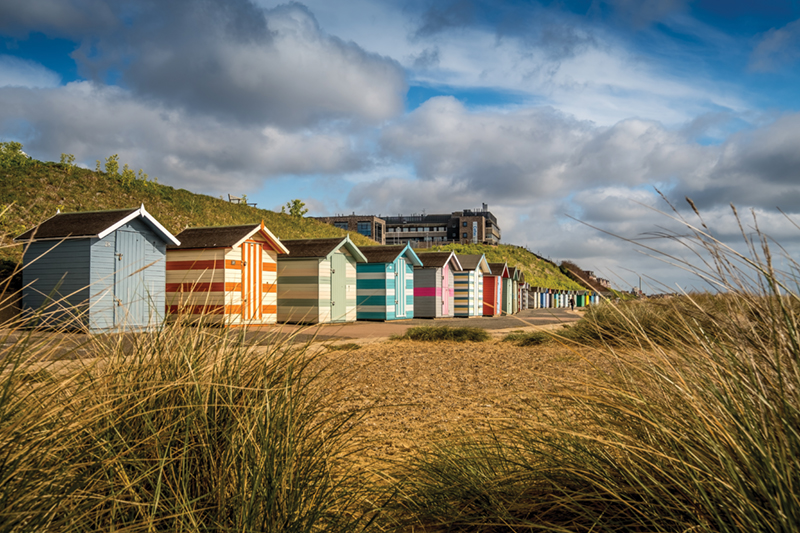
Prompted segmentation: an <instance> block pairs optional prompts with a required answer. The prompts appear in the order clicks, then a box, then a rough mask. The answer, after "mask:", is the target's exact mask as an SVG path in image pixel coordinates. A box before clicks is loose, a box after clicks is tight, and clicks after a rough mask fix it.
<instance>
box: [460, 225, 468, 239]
mask: <svg viewBox="0 0 800 533" xmlns="http://www.w3.org/2000/svg"><path fill="white" fill-rule="evenodd" d="M464 224H466V222H464ZM461 237H462V238H464V239H466V238H467V232H466V231H465V232H464V233H462V234H461Z"/></svg>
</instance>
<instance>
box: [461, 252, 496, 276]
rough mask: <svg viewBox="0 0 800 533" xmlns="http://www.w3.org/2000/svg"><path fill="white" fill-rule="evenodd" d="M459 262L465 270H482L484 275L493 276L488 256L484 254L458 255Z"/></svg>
mask: <svg viewBox="0 0 800 533" xmlns="http://www.w3.org/2000/svg"><path fill="white" fill-rule="evenodd" d="M456 256H457V257H458V262H459V263H461V267H462V268H463V269H464V270H477V269H479V268H480V270H481V271H482V272H483V273H484V274H491V272H492V271H491V270H489V263H487V262H486V256H485V255H483V254H480V255H478V254H456Z"/></svg>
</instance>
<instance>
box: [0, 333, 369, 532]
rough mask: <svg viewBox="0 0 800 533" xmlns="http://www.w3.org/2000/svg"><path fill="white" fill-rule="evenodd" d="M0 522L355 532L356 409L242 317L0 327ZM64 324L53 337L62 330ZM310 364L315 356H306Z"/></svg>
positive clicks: (360, 510) (51, 527) (299, 353)
mask: <svg viewBox="0 0 800 533" xmlns="http://www.w3.org/2000/svg"><path fill="white" fill-rule="evenodd" d="M4 331H5V332H6V333H5V338H4V339H2V340H4V341H5V343H4V347H3V359H2V361H0V442H2V446H0V449H1V450H2V454H1V455H0V524H1V526H0V529H2V530H3V531H187V532H194V531H247V532H250V531H273V532H278V531H281V532H284V531H290V532H305V531H342V532H345V531H359V530H362V529H363V528H365V527H366V526H367V525H368V524H369V523H370V519H369V517H368V516H367V515H366V514H365V513H366V512H367V511H368V510H369V504H367V503H365V502H367V501H368V500H367V498H366V496H365V491H364V488H363V487H364V485H363V483H361V482H360V481H358V480H357V479H356V476H355V474H354V473H353V471H352V470H350V468H349V467H348V466H347V462H346V458H347V456H348V453H350V451H351V450H352V447H351V441H350V439H349V435H350V433H351V431H352V428H353V422H354V420H353V416H354V415H353V414H352V413H351V414H348V413H347V412H346V411H339V410H336V409H334V408H333V407H334V406H335V405H336V402H337V397H336V393H335V391H334V390H332V389H331V388H329V387H325V386H324V383H322V385H323V386H320V383H319V382H320V380H321V379H323V378H322V377H321V376H320V374H319V371H318V370H312V366H311V362H312V360H313V358H312V357H310V356H309V354H308V353H306V352H305V351H304V350H303V347H302V346H299V347H297V346H292V345H291V344H290V343H283V344H274V345H272V346H269V347H267V348H256V347H254V346H250V345H248V344H246V343H245V342H243V340H242V339H243V337H242V336H241V335H240V333H239V332H238V331H227V330H220V329H215V330H214V329H204V328H187V327H183V326H180V325H174V326H165V327H164V328H163V329H161V330H159V331H157V332H154V333H147V334H137V335H132V334H128V335H109V336H97V337H93V338H91V339H90V340H87V341H86V343H85V345H84V346H82V349H85V350H90V351H91V352H92V353H93V354H95V355H96V356H97V357H96V358H94V359H90V360H87V359H78V360H74V361H66V362H65V361H51V359H53V357H54V356H56V355H58V354H62V352H61V351H58V350H55V349H54V347H53V345H52V344H51V343H49V342H47V341H46V339H48V338H49V339H53V338H58V337H59V334H58V333H57V332H32V331H27V332H26V331H20V330H12V329H7V330H4ZM62 338H64V337H62ZM314 368H316V367H314Z"/></svg>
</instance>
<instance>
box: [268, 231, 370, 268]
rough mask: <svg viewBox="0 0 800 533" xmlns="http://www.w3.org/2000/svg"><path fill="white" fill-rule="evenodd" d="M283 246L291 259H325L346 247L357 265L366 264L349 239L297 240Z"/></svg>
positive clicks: (284, 243)
mask: <svg viewBox="0 0 800 533" xmlns="http://www.w3.org/2000/svg"><path fill="white" fill-rule="evenodd" d="M283 245H284V246H285V247H286V249H288V250H289V255H290V256H292V258H301V257H327V256H329V255H330V254H332V253H333V252H335V251H336V250H338V249H339V248H341V247H342V246H344V247H346V248H347V249H348V250H349V251H350V253H351V254H353V256H354V257H355V258H356V261H357V262H359V263H366V262H367V258H366V257H364V254H363V252H362V251H361V250H360V249H359V248H358V247H357V246H356V245H355V244H353V241H351V240H350V237H345V238H344V239H341V238H339V237H335V238H333V239H297V240H293V241H283Z"/></svg>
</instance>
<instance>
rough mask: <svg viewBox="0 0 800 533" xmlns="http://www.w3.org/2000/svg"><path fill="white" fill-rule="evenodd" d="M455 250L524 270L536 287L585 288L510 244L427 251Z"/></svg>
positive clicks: (462, 246) (526, 276)
mask: <svg viewBox="0 0 800 533" xmlns="http://www.w3.org/2000/svg"><path fill="white" fill-rule="evenodd" d="M441 250H454V251H455V252H456V253H457V254H485V255H486V259H487V260H488V261H489V262H490V263H502V262H506V263H508V266H510V267H517V268H520V269H522V272H524V273H525V281H526V282H528V283H529V284H531V285H532V286H534V287H547V288H549V289H564V290H583V289H585V287H583V286H582V285H580V284H578V283H577V282H575V281H573V280H572V279H570V278H569V277H567V276H566V275H565V274H564V273H563V272H562V271H561V270H560V269H559V268H558V267H557V266H555V265H554V264H553V263H551V262H549V261H545V260H544V259H541V258H540V257H538V256H537V255H535V254H532V253H531V252H529V251H528V250H526V249H525V248H522V247H520V246H513V245H510V244H500V245H497V246H490V245H487V244H448V245H446V246H436V247H434V248H431V249H430V250H416V251H417V252H422V253H424V252H425V251H441Z"/></svg>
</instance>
